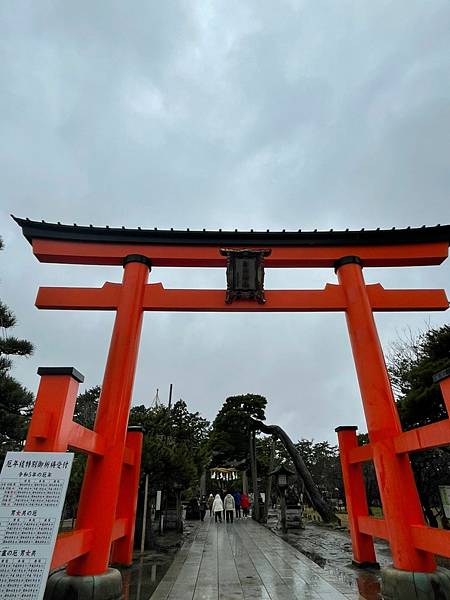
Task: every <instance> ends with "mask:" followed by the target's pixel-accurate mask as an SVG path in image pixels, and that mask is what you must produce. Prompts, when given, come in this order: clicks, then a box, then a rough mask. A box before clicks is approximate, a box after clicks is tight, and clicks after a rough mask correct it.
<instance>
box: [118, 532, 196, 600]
mask: <svg viewBox="0 0 450 600" xmlns="http://www.w3.org/2000/svg"><path fill="white" fill-rule="evenodd" d="M199 527H200V523H199V522H198V521H185V526H184V532H183V535H182V536H180V535H179V534H177V533H175V532H168V533H166V534H165V535H164V536H162V537H160V536H158V537H157V538H156V542H157V545H158V548H159V550H148V551H146V552H145V553H144V554H142V555H141V554H140V553H136V555H135V559H134V561H133V564H132V566H131V567H129V568H121V569H120V571H121V573H122V582H123V596H122V600H149V598H150V597H151V595H152V594H153V592H154V591H155V589H156V588H157V587H158V584H159V582H160V581H161V579H162V578H163V577H164V575H165V574H166V572H167V569H168V568H169V567H170V565H171V564H172V562H173V559H174V556H175V554H176V550H177V548H178V547H179V545H180V544H181V543H183V541H185V540H188V539H189V537H191V536H193V535H195V532H196V531H197V529H198V528H199Z"/></svg>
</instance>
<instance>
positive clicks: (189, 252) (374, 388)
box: [15, 218, 450, 575]
mask: <svg viewBox="0 0 450 600" xmlns="http://www.w3.org/2000/svg"><path fill="white" fill-rule="evenodd" d="M15 220H16V222H17V223H18V224H19V225H20V226H21V227H22V230H23V234H24V235H25V237H26V238H27V239H28V241H29V242H30V243H31V244H32V247H33V252H34V254H35V256H36V257H37V258H38V260H40V261H41V262H49V263H66V264H86V265H89V264H90V265H118V266H119V265H122V266H123V268H124V275H123V280H122V283H121V284H112V283H105V285H104V286H103V287H102V288H98V289H89V288H61V287H58V288H51V287H46V288H40V290H39V292H38V296H37V300H36V306H37V307H38V308H42V309H63V310H68V309H69V310H70V309H76V310H115V311H116V319H115V323H114V328H113V333H112V339H111V345H110V350H109V355H108V360H107V365H106V369H105V375H104V380H103V386H102V394H101V398H100V402H99V408H98V413H97V418H96V421H95V426H94V431H89V430H87V429H85V428H83V427H81V426H79V425H76V424H74V423H73V422H72V416H73V408H74V402H75V398H76V391H77V388H78V383H77V382H76V380H77V378H78V381H79V380H80V377H79V374H78V375H77V374H76V373H75V375H74V373H73V372H71V370H70V369H69V372H67V371H66V372H63V371H64V369H63V371H61V370H60V371H59V372H58V370H56V372H55V371H54V370H52V369H44V370H41V375H42V376H43V379H42V381H41V386H40V388H39V392H38V396H37V401H36V407H35V411H34V414H33V418H32V422H31V425H30V429H29V433H28V437H27V443H26V447H25V450H38V449H45V450H58V449H67V447H72V448H75V449H78V450H82V451H85V452H87V453H88V454H89V458H88V463H87V469H86V474H85V478H84V482H83V488H82V492H81V499H80V505H79V510H78V518H77V522H76V529H75V531H74V532H72V533H69V534H66V535H65V536H63V537H60V538H59V540H58V542H57V547H56V550H55V555H54V560H53V566H57V565H61V564H65V563H68V567H67V572H68V573H69V574H72V575H97V574H101V573H103V572H105V571H106V569H107V567H108V564H109V559H110V550H111V544H112V543H113V542H114V547H113V554H112V560H113V561H114V562H119V563H125V564H130V563H131V552H132V541H133V531H134V514H135V504H136V493H133V494H132V498H131V499H130V498H129V497H128V495H129V490H131V489H132V488H133V489H134V490H135V492H136V490H137V482H138V475H139V460H138V454H139V452H140V444H141V437H140V434H139V433H136V432H129V433H128V434H127V423H128V414H129V408H130V404H131V394H132V387H133V381H134V374H135V368H136V361H137V355H138V348H139V340H140V333H141V327H142V315H143V311H159V310H166V311H229V312H230V311H231V312H233V311H255V312H256V311H260V312H272V311H290V312H306V311H344V312H345V314H346V319H347V325H348V330H349V335H350V340H351V345H352V351H353V356H354V360H355V365H356V370H357V375H358V380H359V385H360V390H361V396H362V400H363V406H364V412H365V416H366V421H367V428H368V433H369V439H370V445H368V446H364V447H362V448H357V447H355V446H356V434H355V432H354V429H355V428H338V430H339V440H340V446H341V458H342V464H343V469H344V480H345V488H346V495H347V503H348V507H349V517H350V526H351V533H352V542H353V548H354V557H355V561H356V562H358V563H361V564H363V563H373V562H374V561H375V553H374V550H373V542H372V536H373V535H376V536H381V537H385V538H387V539H389V542H390V545H391V550H392V556H393V561H394V566H395V567H397V568H398V569H402V570H405V571H421V572H433V571H434V570H435V568H436V565H435V559H434V556H433V553H439V554H443V555H446V556H450V532H444V531H437V530H431V528H428V527H426V526H425V522H424V517H423V513H422V509H421V505H420V500H419V497H418V493H417V489H416V485H415V482H414V477H413V473H412V469H411V465H410V462H409V459H408V452H411V451H415V450H419V449H422V448H425V447H432V446H435V445H445V444H449V443H450V422H449V421H448V420H445V421H442V422H440V423H437V424H435V425H430V426H427V428H421V429H423V430H426V436H428V437H427V441H426V443H425V442H423V440H422V437H421V436H422V433H416V434H415V436H414V435H412V434H411V432H406V433H402V430H401V425H400V421H399V418H398V414H397V411H396V407H395V402H394V397H393V393H392V389H391V385H390V382H389V377H388V373H387V370H386V365H385V362H384V357H383V352H382V348H381V344H380V341H379V338H378V333H377V330H376V326H375V321H374V318H373V312H374V311H390V310H395V311H411V310H425V311H430V310H446V309H447V308H448V306H449V304H448V300H447V297H446V294H445V292H444V291H443V290H385V289H384V288H383V287H382V286H381V285H379V284H376V285H366V284H365V281H364V277H363V268H365V267H383V266H389V267H394V266H418V265H420V266H423V265H438V264H440V263H442V262H443V261H444V260H445V259H446V258H447V256H448V246H449V241H450V226H448V225H446V226H436V227H422V228H416V229H411V228H408V229H397V230H396V229H392V230H380V229H377V230H368V231H364V230H361V231H348V230H346V231H333V230H331V231H329V232H318V231H314V232H302V231H298V232H284V231H283V232H269V231H267V232H253V231H250V232H238V231H234V232H229V231H226V232H222V231H221V230H219V231H218V232H211V231H205V230H203V231H189V230H187V231H174V230H170V231H161V230H141V229H140V228H138V229H137V230H136V229H134V230H130V229H125V228H120V229H119V228H117V229H115V228H109V227H106V228H97V227H92V226H89V227H79V226H77V225H73V226H70V225H61V224H59V223H58V224H49V223H45V222H41V223H40V222H35V221H30V220H28V219H26V220H24V219H18V218H15ZM221 248H227V249H246V248H258V249H271V254H270V256H268V257H267V258H265V260H264V264H265V266H266V267H268V268H286V267H290V268H292V267H295V268H303V267H307V268H334V269H335V272H336V273H337V276H338V282H339V283H338V285H332V284H327V285H326V286H325V288H324V289H321V290H266V292H265V297H266V303H265V304H258V303H256V302H253V301H250V300H239V301H237V302H235V303H232V304H226V303H225V294H224V292H223V291H220V290H189V289H187V290H186V289H170V290H166V289H164V287H163V286H162V284H160V283H157V284H148V283H147V279H148V274H149V271H150V270H151V267H152V266H160V267H225V266H226V258H225V257H224V256H222V255H221V253H220V250H221ZM444 385H446V386H447V388H445V389H446V390H447V395H446V405H447V409H448V408H449V399H448V384H447V383H445V382H444ZM55 400H56V401H57V404H56V403H55ZM55 422H57V423H59V427H58V428H57V432H56V433H55V428H54V423H55ZM424 435H425V434H424ZM58 436H59V437H58ZM365 460H373V461H374V465H375V470H376V474H377V479H378V483H379V488H380V494H381V499H382V504H383V513H384V520H382V521H381V520H376V519H371V518H370V517H369V516H368V510H367V501H366V499H365V492H364V486H363V485H362V475H361V464H360V463H361V462H363V461H365ZM422 534H423V535H422ZM421 536H422V537H421ZM422 539H423V540H426V541H421V540H422Z"/></svg>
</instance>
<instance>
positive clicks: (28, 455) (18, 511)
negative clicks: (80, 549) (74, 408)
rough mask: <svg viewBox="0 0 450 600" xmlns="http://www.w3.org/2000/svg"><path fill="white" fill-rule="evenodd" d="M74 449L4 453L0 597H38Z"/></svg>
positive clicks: (0, 484)
mask: <svg viewBox="0 0 450 600" xmlns="http://www.w3.org/2000/svg"><path fill="white" fill-rule="evenodd" d="M73 456H74V455H73V453H72V452H8V453H7V455H6V458H5V462H4V463H3V467H2V471H1V473H0V598H8V600H42V598H43V597H44V592H45V586H46V583H47V577H48V572H49V570H50V564H51V560H52V555H53V550H54V547H55V542H56V536H57V535H58V529H59V523H60V520H61V513H62V509H63V506H64V500H65V498H66V492H67V485H68V483H69V477H70V471H71V468H72V462H73Z"/></svg>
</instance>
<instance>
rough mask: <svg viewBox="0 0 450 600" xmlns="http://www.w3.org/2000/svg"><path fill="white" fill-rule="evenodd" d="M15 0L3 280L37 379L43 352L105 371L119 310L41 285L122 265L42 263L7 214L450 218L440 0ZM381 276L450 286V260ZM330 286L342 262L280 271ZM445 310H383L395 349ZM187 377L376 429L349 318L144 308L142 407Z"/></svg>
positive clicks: (6, 62) (162, 219)
mask: <svg viewBox="0 0 450 600" xmlns="http://www.w3.org/2000/svg"><path fill="white" fill-rule="evenodd" d="M1 11H2V15H1V19H0V22H1V25H0V27H1V31H0V40H1V41H0V53H1V61H0V86H1V89H2V95H1V96H0V115H1V116H0V133H1V135H0V163H1V168H2V180H1V184H0V185H1V198H2V200H1V204H0V211H1V212H0V215H1V228H0V233H1V235H2V236H3V237H4V239H5V242H6V250H5V251H4V252H3V253H2V255H1V256H0V269H1V271H0V277H1V281H0V285H1V288H0V296H1V297H2V299H3V300H4V301H6V302H7V303H8V304H10V305H11V307H12V308H14V310H15V311H16V313H17V315H18V318H19V323H20V325H19V327H18V334H19V335H23V336H24V337H27V338H29V339H31V340H32V341H33V342H34V343H35V344H36V347H37V349H36V354H35V356H34V357H33V358H32V359H29V360H23V359H22V360H20V359H17V360H16V366H15V373H16V375H17V377H19V378H20V380H21V381H23V382H24V383H25V384H26V385H28V386H29V387H30V388H31V389H33V390H36V388H37V377H36V375H35V371H36V368H37V366H39V365H44V364H46V365H52V364H55V365H56V364H58V365H61V364H73V365H74V366H76V367H77V368H79V369H80V370H81V371H82V372H84V373H85V375H86V379H87V385H88V386H90V385H95V384H97V383H99V382H100V381H101V378H102V372H103V368H104V364H105V360H106V353H107V348H108V343H109V337H110V332H111V327H112V322H113V315H112V314H99V313H90V314H88V313H76V312H67V313H57V312H45V311H42V312H39V311H37V310H36V309H34V308H33V302H34V298H35V294H36V290H37V288H38V286H39V285H58V284H60V285H86V286H89V285H91V286H100V285H102V284H103V282H104V281H105V280H115V281H120V278H121V270H120V269H119V268H99V267H76V266H58V265H45V264H40V263H38V262H37V261H36V260H35V259H34V257H33V256H32V254H31V249H30V247H29V245H28V243H27V242H26V241H25V240H24V239H23V238H22V237H21V235H20V231H19V230H18V228H17V226H16V225H15V224H14V223H13V222H12V221H11V220H10V218H9V213H10V212H14V213H15V214H17V215H19V216H28V217H30V218H34V219H46V220H48V221H61V222H68V223H72V222H76V223H79V224H89V223H93V224H96V225H104V224H109V225H111V226H120V225H125V226H129V227H136V226H142V227H149V228H152V227H155V226H157V227H166V228H170V227H175V228H186V227H190V228H203V227H206V228H219V227H222V228H230V229H234V228H241V229H250V228H255V229H258V228H260V229H267V228H270V229H282V228H286V229H298V228H302V229H314V228H316V227H317V228H319V229H321V228H323V229H329V228H331V227H333V228H335V229H339V228H346V227H349V228H360V227H366V228H370V227H378V226H379V227H392V226H398V227H401V226H407V225H411V226H414V225H422V224H430V225H433V224H435V223H439V222H440V223H448V222H450V204H449V201H448V190H449V183H450V181H449V178H450V175H449V173H450V169H449V168H448V156H449V155H450V147H449V146H450V135H449V134H450V131H449V130H450V111H449V108H448V106H449V96H450V88H449V86H448V72H449V70H450V41H449V37H448V30H449V27H450V7H449V5H448V3H447V2H446V1H444V0H437V1H435V2H433V3H422V2H408V3H406V2H398V3H395V4H392V3H391V2H387V1H382V2H376V3H369V2H366V3H364V2H363V3H354V2H350V1H344V2H340V3H339V5H337V4H333V3H330V2H311V1H310V0H303V1H296V0H291V1H287V0H286V1H284V2H280V3H277V4H273V3H261V2H255V1H253V2H246V3H239V2H236V1H232V2H227V3H214V2H201V3H200V2H194V3H192V2H188V1H187V0H184V1H183V0H179V1H176V2H166V3H159V4H158V3H154V2H152V3H149V2H135V3H133V5H131V6H130V5H127V4H124V3H121V2H96V3H95V4H92V3H87V2H78V3H76V4H70V5H69V4H58V3H54V2H51V1H45V0H44V1H42V2H39V3H37V4H32V5H30V4H29V3H25V2H23V3H22V2H18V3H17V2H14V3H6V4H4V5H3V7H2V9H1ZM365 275H366V278H367V280H368V281H380V282H382V283H383V284H384V285H385V286H386V287H389V286H391V287H402V286H403V287H419V288H421V287H447V288H448V281H449V275H450V267H449V266H448V265H442V266H440V267H427V268H422V269H416V268H414V269H411V268H410V269H398V270H394V269H372V270H370V269H367V270H366V273H365ZM151 279H152V280H153V281H158V280H161V281H163V283H164V284H165V285H166V287H170V286H179V287H208V286H211V287H216V288H223V287H224V286H225V274H224V273H223V272H222V271H221V270H216V269H212V270H209V271H207V270H203V271H202V270H197V269H185V270H174V269H155V270H154V271H153V273H152V275H151ZM327 281H329V282H335V281H336V279H335V275H334V273H333V272H332V270H322V271H310V270H303V271H300V272H293V271H291V270H280V271H277V272H268V273H267V285H268V287H270V286H272V287H280V288H283V287H291V288H292V287H303V288H308V287H322V286H323V285H324V283H326V282H327ZM427 318H428V316H427V315H423V314H418V315H414V314H392V315H377V323H378V324H379V329H380V335H381V338H382V341H383V344H384V345H385V346H388V345H389V343H390V342H391V341H392V340H393V339H394V338H395V337H396V332H398V331H399V330H401V328H402V327H404V326H407V325H411V326H412V327H413V328H415V327H420V326H421V325H422V323H423V322H424V320H425V319H427ZM446 319H447V317H446V315H445V314H435V315H432V316H431V323H432V324H436V325H439V324H440V323H443V322H445V320H446ZM170 382H173V383H174V384H175V394H176V395H178V396H182V397H183V398H184V399H185V400H186V401H187V402H188V403H189V405H190V406H191V407H192V408H193V409H195V410H200V411H202V412H203V413H204V414H206V415H207V417H208V418H213V417H214V414H215V412H216V411H217V409H218V407H219V406H220V404H221V403H222V401H223V399H224V398H225V397H226V396H227V395H229V394H236V393H239V392H241V391H242V392H247V391H255V392H258V393H262V394H265V395H267V397H268V398H269V403H270V404H269V410H268V417H269V420H278V421H279V422H280V424H281V425H284V426H285V427H286V428H287V429H288V431H289V432H290V433H291V435H292V436H293V437H299V436H303V435H304V436H307V437H314V438H315V439H322V438H327V439H331V440H334V439H335V438H334V432H333V429H334V427H335V426H336V425H340V424H346V423H353V422H354V423H357V424H358V425H360V426H361V428H364V420H363V415H362V409H361V401H360V397H359V392H358V389H357V385H356V377H355V372H354V367H353V365H352V359H351V353H350V347H349V343H348V339H347V334H346V331H345V320H344V317H343V315H337V314H332V315H321V314H319V315H306V314H301V315H291V314H284V315H267V316H266V315H265V316H262V315H245V314H241V315H223V314H220V315H200V314H163V313H161V314H149V315H146V318H145V326H144V332H143V337H142V347H141V354H140V361H139V368H138V374H137V380H136V385H135V396H134V397H135V402H137V403H142V402H144V403H149V402H150V401H151V400H152V399H153V397H154V393H155V390H156V388H157V387H159V388H160V390H161V393H162V390H164V389H168V386H169V383H170ZM162 395H163V393H162Z"/></svg>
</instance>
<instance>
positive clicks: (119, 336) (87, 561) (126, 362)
mask: <svg viewBox="0 0 450 600" xmlns="http://www.w3.org/2000/svg"><path fill="white" fill-rule="evenodd" d="M149 267H150V264H149V261H148V259H147V258H145V257H142V256H139V255H131V256H128V257H127V258H126V259H125V261H124V269H125V271H124V277H123V282H122V288H121V294H120V299H119V303H118V306H117V313H116V319H115V323H114V329H113V334H112V339H111V345H110V349H109V354H108V361H107V364H106V369H105V375H104V379H103V386H102V393H101V396H100V401H99V406H98V410H97V418H96V420H95V427H94V430H95V431H96V432H97V433H98V434H99V435H100V436H101V437H102V438H103V439H104V440H105V450H104V452H105V454H104V456H89V459H88V462H87V466H86V473H85V476H84V481H83V487H82V490H81V497H80V504H79V508H78V515H77V523H76V527H77V529H92V530H93V531H94V542H93V547H92V550H91V551H90V552H89V553H88V554H86V555H84V556H82V557H80V558H77V559H75V560H74V561H72V562H70V563H69V565H68V567H67V572H68V574H69V575H99V574H101V573H104V572H105V571H106V570H107V568H108V562H109V554H110V548H111V541H112V532H113V527H114V522H115V519H116V508H117V501H118V497H119V488H120V479H121V475H122V464H123V459H124V451H125V438H126V435H127V424H128V414H129V410H130V404H131V393H132V389H133V383H134V374H135V370H136V361H137V355H138V348H139V341H140V334H141V329H142V316H143V311H142V303H143V298H144V291H145V286H146V283H147V279H148V272H149Z"/></svg>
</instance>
